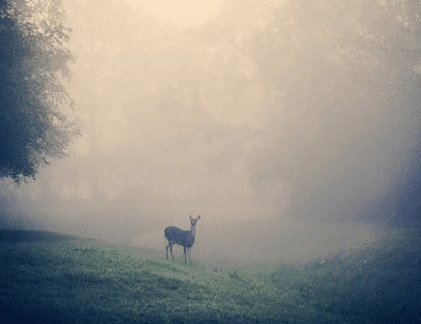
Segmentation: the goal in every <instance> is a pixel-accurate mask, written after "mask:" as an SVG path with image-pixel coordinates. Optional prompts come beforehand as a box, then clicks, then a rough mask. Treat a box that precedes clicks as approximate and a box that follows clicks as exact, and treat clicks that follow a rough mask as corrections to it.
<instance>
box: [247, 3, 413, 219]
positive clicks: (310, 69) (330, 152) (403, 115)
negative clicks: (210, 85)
mask: <svg viewBox="0 0 421 324" xmlns="http://www.w3.org/2000/svg"><path fill="white" fill-rule="evenodd" d="M420 12H421V6H420V5H419V3H417V2H413V1H387V2H382V1H348V2H338V1H331V0H326V1H308V0H295V1H287V2H286V3H285V4H283V5H281V6H279V7H278V8H274V9H273V11H272V17H271V19H268V20H267V21H266V22H265V24H264V25H263V27H260V28H259V29H257V31H256V33H255V34H254V36H253V38H252V40H251V42H250V44H251V46H250V51H251V53H252V56H253V59H254V62H255V64H256V69H255V70H256V74H257V75H258V77H259V78H260V80H261V83H262V84H263V85H264V91H265V97H266V98H267V99H266V103H265V109H267V111H268V115H269V116H271V121H270V123H268V132H267V134H268V135H267V136H266V138H263V139H262V145H261V148H260V149H259V150H260V154H256V158H255V160H254V162H253V163H251V168H250V169H251V180H252V181H251V182H252V183H253V184H254V185H255V186H256V187H258V186H259V185H260V184H262V183H263V184H264V183H265V181H266V182H268V181H273V179H275V178H277V179H279V181H282V182H285V183H287V184H288V185H289V186H290V188H291V192H292V193H291V203H290V206H291V209H293V208H295V209H296V212H295V213H296V214H297V215H303V214H308V215H312V214H314V213H315V212H316V210H320V211H319V213H320V214H322V215H325V214H326V213H327V212H329V213H332V214H333V215H338V214H346V213H348V212H349V211H350V210H351V211H352V213H360V209H359V208H360V206H361V204H362V202H364V201H366V203H367V205H366V206H369V207H371V206H372V205H373V201H374V200H375V199H380V198H379V197H382V199H383V200H382V202H383V203H382V204H381V205H386V203H384V202H385V201H387V202H393V203H394V204H398V203H399V201H402V202H403V201H404V200H403V199H402V198H401V197H399V196H403V192H404V191H405V190H406V191H413V189H410V187H412V188H415V184H412V182H414V183H421V182H420V181H421V180H420V179H421V176H420V173H419V171H417V170H419V166H420V164H419V162H417V161H419V159H418V156H419V153H417V152H415V151H414V148H417V146H419V135H417V134H419V132H420V128H419V112H420V110H419V102H420V91H419V85H420V82H421V73H420V59H419V57H420V56H419V54H420V53H421V39H420V37H419V35H420V31H421V21H420V18H419V17H420ZM275 139H276V140H275ZM415 179H416V181H415ZM410 180H411V181H412V182H410ZM409 184H410V185H409ZM408 189H409V190H408ZM418 196H419V193H418ZM384 197H388V198H384ZM418 199H419V198H418ZM390 204H392V203H390ZM405 204H407V203H405ZM332 206H340V207H341V208H342V207H343V208H342V209H336V208H333V207H332ZM369 207H367V209H369ZM357 209H358V210H357ZM372 209H373V208H372ZM327 210H328V211H327ZM344 210H346V213H345V212H344ZM364 213H366V211H364ZM392 213H394V214H398V212H397V211H393V212H391V214H392ZM361 214H362V212H361ZM375 214H376V215H377V214H379V215H380V214H382V213H380V212H378V211H376V212H375ZM383 214H385V213H383ZM376 217H377V216H376Z"/></svg>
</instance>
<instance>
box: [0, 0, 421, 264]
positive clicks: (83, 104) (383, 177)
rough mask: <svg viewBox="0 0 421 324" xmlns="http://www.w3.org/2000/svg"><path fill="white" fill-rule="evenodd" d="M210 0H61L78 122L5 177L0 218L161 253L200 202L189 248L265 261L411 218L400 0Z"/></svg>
mask: <svg viewBox="0 0 421 324" xmlns="http://www.w3.org/2000/svg"><path fill="white" fill-rule="evenodd" d="M215 3H217V6H216V5H215ZM215 3H213V4H212V6H210V5H208V6H206V5H205V6H203V7H199V6H198V7H195V8H192V12H191V15H190V16H189V15H188V14H186V13H185V12H186V10H183V12H184V16H180V14H179V13H178V14H177V13H176V12H175V11H176V10H175V9H173V10H169V9H170V8H166V10H162V11H160V8H159V7H158V6H157V7H146V2H145V3H144V2H142V1H139V2H136V1H134V0H131V1H127V2H126V1H123V0H122V1H115V0H114V1H103V0H101V1H92V0H89V1H82V0H75V1H70V0H68V1H65V2H64V5H65V8H66V10H67V13H68V17H67V21H66V24H67V25H68V26H69V27H71V28H72V33H71V34H70V42H69V48H70V50H71V51H72V52H73V53H74V54H75V55H76V56H77V63H76V64H75V65H74V66H73V72H74V77H73V80H72V81H71V82H70V83H69V84H68V85H67V87H68V90H69V92H70V94H71V96H72V97H73V98H74V100H75V102H76V106H75V109H74V110H73V111H70V112H68V114H71V115H72V116H77V117H78V118H80V120H81V122H82V124H83V137H82V138H80V139H77V140H75V143H74V146H73V151H74V154H73V155H72V156H71V157H69V158H67V159H64V160H60V161H54V162H53V163H52V164H51V165H49V166H48V167H46V168H44V169H42V170H41V172H40V173H39V175H38V176H37V179H36V180H28V181H27V182H26V183H23V184H21V185H20V186H16V185H15V184H14V183H13V182H12V181H11V180H10V179H3V180H1V186H0V188H1V189H0V201H1V207H0V208H1V220H0V222H1V223H0V226H1V227H3V228H10V229H12V228H13V229H15V228H19V229H36V230H47V231H55V232H60V233H68V234H74V235H81V236H86V237H92V238H98V239H103V240H108V241H112V242H119V243H124V244H129V245H132V246H136V247H140V248H149V249H154V250H157V251H161V252H162V255H164V250H165V249H164V247H165V244H166V242H165V239H164V234H163V233H164V228H165V227H166V226H170V225H174V226H178V227H180V228H183V229H188V227H189V221H188V217H189V215H192V216H194V217H196V216H197V215H201V220H200V221H199V222H198V225H197V238H196V244H195V247H194V252H193V255H194V258H196V259H198V260H199V261H201V262H207V263H212V261H213V260H219V261H220V262H227V263H229V262H231V263H233V264H266V265H268V264H269V265H275V264H278V263H279V262H291V263H293V262H305V261H308V260H310V259H313V258H316V257H318V256H321V255H327V254H330V253H334V252H337V251H340V250H343V249H347V248H352V247H354V246H356V245H358V244H363V243H366V242H369V241H370V240H373V239H374V238H375V237H376V236H378V235H381V231H382V230H381V229H382V228H383V226H385V224H387V223H388V222H391V221H399V222H403V223H407V222H409V221H410V220H411V217H412V216H413V215H414V214H415V212H416V210H417V208H418V207H419V206H420V205H421V196H420V195H419V191H420V189H421V185H420V181H419V180H420V174H419V171H418V170H419V162H418V161H419V159H418V157H419V153H418V147H419V144H420V141H419V132H420V125H421V124H420V120H419V119H420V116H421V115H420V114H419V112H420V111H419V104H418V103H419V102H420V99H421V98H420V93H419V91H417V85H418V84H419V81H420V73H419V72H420V71H421V70H420V69H419V60H418V58H417V57H416V55H415V54H411V53H413V52H416V50H419V49H420V42H419V39H418V38H417V36H416V31H417V30H418V29H419V27H420V26H419V21H418V20H417V19H418V18H417V19H415V18H414V19H413V20H411V19H412V18H413V17H412V16H411V11H410V10H409V9H410V8H407V7H405V6H404V5H402V7H400V6H399V5H398V4H396V5H395V6H390V7H386V6H383V7H382V6H381V5H379V4H375V2H373V3H372V4H371V5H367V4H358V5H355V6H352V5H345V4H342V5H339V4H338V5H337V7H336V5H334V4H333V2H331V1H325V3H326V7H324V6H322V5H320V6H319V7H317V6H316V5H314V6H316V7H317V8H313V7H311V6H310V7H311V8H308V7H306V2H305V1H299V2H297V3H298V4H297V5H296V7H294V6H293V5H292V4H291V2H288V1H275V0H274V1H263V2H260V1H252V0H248V1H235V0H231V1H229V0H226V1H220V2H215ZM377 5H379V6H380V9H381V10H383V11H378V10H379V7H377ZM185 6H188V5H187V4H183V6H181V7H183V8H185ZM364 6H367V8H365V7H364ZM164 7H165V6H164V4H162V5H161V8H164ZM305 8H306V9H305ZM361 8H363V9H367V10H360V9H361ZM193 9H194V10H193ZM368 9H370V10H371V11H370V10H368ZM199 12H200V15H199V14H198V13H199ZM376 12H377V14H376ZM172 13H173V15H172ZM357 13H358V14H357ZM384 13H387V14H388V15H389V16H390V17H392V19H391V20H390V19H389V20H387V19H386V18H387V17H389V16H386V18H384V17H385V16H384ZM382 15H383V16H382ZM332 17H336V18H335V19H333V18H332ZM338 17H345V18H344V21H345V23H344V21H343V20H342V19H339V18H338ZM383 18H384V19H385V21H389V22H390V25H388V24H387V23H385V22H384V21H382V19H383ZM415 22H416V23H418V24H415ZM382 24H383V25H382ZM275 27H276V28H275ZM350 28H353V29H352V30H350ZM370 28H371V29H370ZM351 32H352V33H351ZM370 33H372V35H374V36H373V37H372V38H370V37H371V36H368V35H369V34H370ZM385 35H386V36H387V37H386V36H385ZM402 35H404V36H405V37H401V36H402ZM398 41H400V42H401V43H398ZM373 48H374V49H373ZM384 48H387V49H388V50H384V51H383V49H384ZM374 54H376V55H374Z"/></svg>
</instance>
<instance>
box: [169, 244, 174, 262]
mask: <svg viewBox="0 0 421 324" xmlns="http://www.w3.org/2000/svg"><path fill="white" fill-rule="evenodd" d="M173 245H174V244H170V252H171V257H172V260H173V261H174V262H175V259H174V255H173V254H172V247H173Z"/></svg>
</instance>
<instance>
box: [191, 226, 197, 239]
mask: <svg viewBox="0 0 421 324" xmlns="http://www.w3.org/2000/svg"><path fill="white" fill-rule="evenodd" d="M190 233H191V235H192V236H193V237H195V236H196V226H195V225H192V227H191V229H190Z"/></svg>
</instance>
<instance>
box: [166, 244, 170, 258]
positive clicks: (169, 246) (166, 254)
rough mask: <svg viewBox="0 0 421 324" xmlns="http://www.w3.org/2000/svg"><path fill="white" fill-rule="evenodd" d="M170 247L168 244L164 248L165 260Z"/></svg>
mask: <svg viewBox="0 0 421 324" xmlns="http://www.w3.org/2000/svg"><path fill="white" fill-rule="evenodd" d="M169 247H170V245H169V244H168V245H167V246H166V247H165V255H166V256H167V260H168V248H169Z"/></svg>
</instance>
